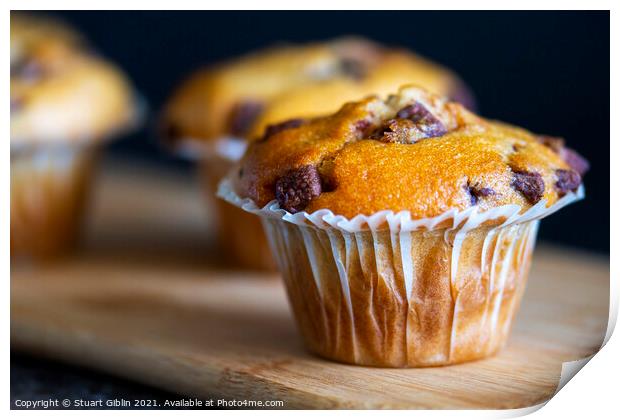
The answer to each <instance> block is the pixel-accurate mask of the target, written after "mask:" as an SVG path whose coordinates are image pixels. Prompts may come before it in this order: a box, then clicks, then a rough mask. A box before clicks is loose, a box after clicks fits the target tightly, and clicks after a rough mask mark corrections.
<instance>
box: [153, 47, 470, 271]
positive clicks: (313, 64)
mask: <svg viewBox="0 0 620 420" xmlns="http://www.w3.org/2000/svg"><path fill="white" fill-rule="evenodd" d="M411 82H415V83H417V84H420V85H422V86H425V87H426V88H427V89H429V90H430V91H433V92H437V93H439V94H441V95H447V96H449V97H452V98H455V99H458V100H460V101H462V102H464V103H466V104H467V105H468V106H472V96H471V95H470V94H469V91H468V89H467V88H466V87H465V85H464V84H463V83H462V82H461V81H460V79H459V78H458V77H457V76H456V75H454V74H453V73H452V72H451V71H449V70H447V69H445V68H443V67H441V66H439V65H437V64H434V63H431V62H430V61H427V60H425V59H423V58H421V57H419V56H417V55H415V54H413V53H412V52H410V51H406V50H403V49H395V48H388V47H385V46H382V45H379V44H376V43H374V42H371V41H367V40H364V39H360V38H342V39H336V40H333V41H328V42H324V43H314V44H307V45H290V46H275V47H272V48H268V49H265V50H262V51H258V52H255V53H253V54H250V55H247V56H244V57H240V58H238V59H235V60H232V61H230V62H227V63H222V64H220V65H218V66H215V67H212V68H208V69H204V70H201V71H199V72H197V73H196V74H195V75H193V76H192V77H191V78H190V79H189V80H188V81H186V82H185V83H183V84H182V86H181V87H180V88H179V90H178V91H177V92H176V93H175V95H174V96H173V97H172V99H171V100H170V102H169V104H168V105H167V106H166V108H165V110H164V113H163V118H162V133H163V135H164V137H165V138H166V140H167V141H168V143H169V144H171V145H172V146H173V147H178V148H180V149H182V150H188V149H189V150H191V151H192V153H196V150H199V152H198V153H199V154H200V156H201V159H202V160H203V161H202V165H201V166H202V170H201V173H202V174H203V176H204V179H205V181H206V182H205V184H206V185H207V186H209V185H214V184H215V185H216V184H217V183H218V182H219V181H220V179H221V178H222V177H223V176H224V175H225V173H226V172H227V171H228V170H229V169H230V168H231V166H232V165H233V163H234V162H235V161H237V160H238V159H239V158H240V157H241V155H242V154H243V151H244V150H245V147H246V142H247V141H248V140H255V139H259V138H260V137H261V136H262V135H263V132H264V131H265V130H266V129H267V128H268V127H269V126H270V125H271V124H274V123H276V122H280V121H285V120H290V119H292V118H309V117H315V116H320V115H324V114H328V113H332V112H335V111H336V110H337V109H338V108H339V106H340V105H341V104H343V103H345V102H347V101H350V100H357V99H361V98H363V97H365V96H367V95H369V94H373V93H378V94H387V93H389V92H392V91H394V90H395V89H397V88H398V87H399V86H400V85H402V84H405V83H411ZM289 124H294V122H289ZM218 214H219V219H220V220H219V222H218V227H219V231H220V237H221V243H223V244H224V249H226V252H227V254H229V255H230V256H231V258H232V259H233V260H235V261H236V262H240V263H242V265H245V266H248V267H254V268H256V267H259V268H260V267H263V268H266V267H269V266H270V264H271V263H270V260H269V259H268V258H267V259H265V258H264V256H263V255H259V254H260V252H259V253H257V251H256V250H260V249H266V248H267V247H266V246H265V244H264V239H260V238H259V239H260V240H259V241H257V242H256V243H253V244H249V243H248V235H247V234H246V233H244V232H239V229H238V226H239V223H240V220H242V219H247V218H248V216H247V215H245V216H244V215H242V214H239V212H236V211H234V210H231V209H230V206H228V205H226V203H224V204H223V207H222V208H220V209H219V211H218ZM250 220H251V219H249V220H247V223H244V225H245V226H249V225H251V224H252V222H251V221H250ZM257 223H258V222H257V221H254V224H255V225H256V224H257ZM235 232H236V233H238V235H237V234H235ZM236 238H238V239H240V240H239V241H237V240H236ZM267 257H268V256H267Z"/></svg>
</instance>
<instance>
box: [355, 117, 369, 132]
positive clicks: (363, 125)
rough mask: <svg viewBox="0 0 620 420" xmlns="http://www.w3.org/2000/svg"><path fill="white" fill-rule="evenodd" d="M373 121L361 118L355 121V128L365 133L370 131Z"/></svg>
mask: <svg viewBox="0 0 620 420" xmlns="http://www.w3.org/2000/svg"><path fill="white" fill-rule="evenodd" d="M371 125H372V123H371V122H370V121H368V120H359V121H357V122H356V123H355V130H356V131H358V132H359V133H361V134H364V133H366V132H367V131H368V129H369V128H370V126H371Z"/></svg>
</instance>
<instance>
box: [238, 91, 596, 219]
mask: <svg viewBox="0 0 620 420" xmlns="http://www.w3.org/2000/svg"><path fill="white" fill-rule="evenodd" d="M239 165H240V167H239V170H238V173H237V174H235V175H234V178H235V179H234V188H235V190H236V193H237V194H238V195H239V196H240V197H241V198H250V199H252V200H253V201H254V202H255V203H256V204H257V205H258V206H261V207H262V206H264V205H266V204H267V203H268V202H270V201H272V200H274V199H275V200H277V201H278V203H279V204H280V207H281V208H283V209H285V210H287V211H289V212H291V213H295V212H299V211H302V210H303V211H307V212H310V213H311V212H314V211H316V210H319V209H328V210H331V211H332V212H333V213H335V214H337V215H342V216H345V217H348V218H352V217H355V216H356V215H359V214H364V215H370V214H373V213H375V212H378V211H382V210H392V211H394V212H399V211H403V210H408V211H410V213H411V216H412V217H413V218H424V217H434V216H438V215H440V214H442V213H444V212H445V211H447V210H450V209H457V210H464V209H466V208H468V207H470V206H473V205H478V206H480V209H481V210H486V209H489V208H493V207H497V206H501V205H505V204H517V205H519V206H522V208H524V209H527V208H529V207H531V206H532V205H534V204H536V203H537V202H539V201H540V200H541V199H543V198H544V199H546V200H547V203H548V205H551V204H553V203H555V202H556V201H557V200H558V199H559V198H560V197H562V196H563V195H565V194H566V193H567V192H568V191H576V190H577V188H578V187H579V185H580V184H581V180H582V176H583V174H584V173H585V172H586V171H587V170H588V163H587V161H586V160H585V159H583V158H582V157H581V156H579V155H578V154H577V153H576V152H575V151H574V150H572V149H569V148H567V147H565V146H564V142H563V140H562V139H560V138H555V137H548V136H537V135H534V134H532V133H529V132H528V131H526V130H523V129H520V128H517V127H512V126H509V125H507V124H503V123H500V122H494V121H488V120H485V119H483V118H481V117H478V116H476V115H475V114H473V113H472V112H470V111H468V110H467V109H466V108H464V107H463V106H462V105H461V104H459V103H456V102H449V101H447V100H446V99H443V98H442V97H439V96H436V95H434V94H431V93H428V92H427V91H425V90H423V89H421V88H418V87H414V86H405V87H403V88H401V89H400V91H399V92H398V94H396V95H390V96H389V97H388V98H387V99H386V100H382V99H380V98H379V97H376V96H373V97H369V98H366V99H364V100H361V101H358V102H350V103H347V104H345V105H344V106H343V107H342V108H341V109H340V110H339V111H338V112H336V113H335V114H333V115H330V116H325V117H320V118H315V119H308V120H301V119H294V120H289V121H286V122H283V123H281V124H278V125H272V126H270V127H268V128H267V130H266V131H265V133H264V135H263V137H262V138H261V139H259V140H257V141H255V142H252V143H251V144H250V146H249V148H248V150H247V152H246V154H245V156H244V157H243V158H242V160H241V162H240V164H239Z"/></svg>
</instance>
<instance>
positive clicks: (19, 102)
mask: <svg viewBox="0 0 620 420" xmlns="http://www.w3.org/2000/svg"><path fill="white" fill-rule="evenodd" d="M23 107H24V100H23V98H11V114H12V113H14V112H18V111H19V110H20V109H22V108H23Z"/></svg>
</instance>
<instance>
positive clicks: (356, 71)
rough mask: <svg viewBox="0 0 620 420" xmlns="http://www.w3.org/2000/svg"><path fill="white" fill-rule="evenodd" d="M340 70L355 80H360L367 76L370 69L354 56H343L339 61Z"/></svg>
mask: <svg viewBox="0 0 620 420" xmlns="http://www.w3.org/2000/svg"><path fill="white" fill-rule="evenodd" d="M338 64H339V67H340V72H341V73H342V74H344V75H345V76H347V77H350V78H351V79H353V80H357V81H360V80H362V79H364V78H365V77H366V74H367V73H368V69H367V68H366V66H365V65H364V63H362V62H361V61H359V60H355V59H352V58H341V59H340V61H339V63H338Z"/></svg>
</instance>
